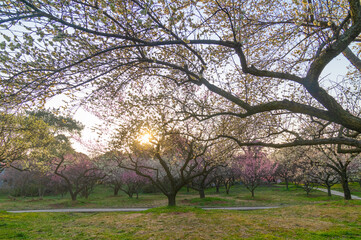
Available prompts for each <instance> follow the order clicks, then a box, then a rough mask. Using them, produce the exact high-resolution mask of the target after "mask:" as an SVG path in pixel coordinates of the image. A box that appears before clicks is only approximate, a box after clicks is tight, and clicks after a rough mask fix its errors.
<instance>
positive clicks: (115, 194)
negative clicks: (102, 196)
mask: <svg viewBox="0 0 361 240" xmlns="http://www.w3.org/2000/svg"><path fill="white" fill-rule="evenodd" d="M118 192H119V188H117V187H114V192H113V193H114V196H118Z"/></svg>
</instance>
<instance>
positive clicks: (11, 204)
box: [0, 185, 357, 210]
mask: <svg viewBox="0 0 361 240" xmlns="http://www.w3.org/2000/svg"><path fill="white" fill-rule="evenodd" d="M355 187H357V186H355ZM341 199H342V198H341V197H338V196H332V197H331V198H330V197H328V196H327V194H326V193H324V192H321V191H312V192H311V194H310V196H309V197H307V196H306V193H305V191H303V190H302V189H301V188H297V187H295V186H290V189H289V190H286V188H285V187H284V186H282V185H277V186H265V187H259V188H257V189H256V192H255V198H252V197H251V194H250V192H249V191H247V190H246V189H245V188H244V187H242V186H239V185H236V186H233V187H232V188H231V191H230V194H225V191H224V189H220V193H219V194H217V193H215V190H214V189H209V190H207V191H206V198H205V199H200V198H199V197H198V194H197V192H195V191H192V190H191V191H190V192H189V193H188V192H187V191H186V190H185V189H183V190H182V191H181V192H180V193H179V194H178V195H177V205H178V206H285V205H286V206H287V205H303V204H314V203H321V202H328V201H334V200H341ZM165 205H167V199H166V197H165V196H164V195H162V194H161V193H157V194H154V193H152V194H140V195H139V199H136V198H134V197H133V198H129V197H128V196H127V195H125V194H123V193H120V194H119V196H116V197H115V196H112V192H111V190H110V189H109V188H106V187H102V186H100V187H98V188H97V189H96V190H95V192H94V193H93V194H91V195H90V196H89V198H88V199H85V198H78V201H76V202H72V201H71V199H70V197H69V196H68V195H66V196H64V197H62V196H48V197H45V198H44V199H42V200H40V199H39V198H37V197H34V198H32V197H26V198H22V197H19V198H16V200H12V199H10V198H9V197H8V195H7V194H2V195H0V210H20V209H52V208H72V207H76V208H79V207H82V208H92V207H93V208H97V207H114V208H121V207H161V206H165Z"/></svg>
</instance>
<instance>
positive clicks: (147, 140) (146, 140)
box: [139, 133, 152, 144]
mask: <svg viewBox="0 0 361 240" xmlns="http://www.w3.org/2000/svg"><path fill="white" fill-rule="evenodd" d="M151 138H152V135H151V134H150V133H144V134H143V135H142V136H140V137H139V142H140V143H141V144H147V143H150V139H151Z"/></svg>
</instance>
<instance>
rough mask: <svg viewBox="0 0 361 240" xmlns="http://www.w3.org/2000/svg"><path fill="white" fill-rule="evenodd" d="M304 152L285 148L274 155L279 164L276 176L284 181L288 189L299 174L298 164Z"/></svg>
mask: <svg viewBox="0 0 361 240" xmlns="http://www.w3.org/2000/svg"><path fill="white" fill-rule="evenodd" d="M302 154H303V152H301V151H296V150H295V148H283V149H279V150H277V151H275V152H274V153H273V159H274V160H275V162H276V163H277V169H276V172H275V175H276V176H278V177H281V178H283V179H284V181H285V184H286V189H287V190H288V185H289V182H290V181H293V180H294V179H295V177H296V173H297V170H298V169H297V162H298V160H299V159H300V158H302V157H303V155H302Z"/></svg>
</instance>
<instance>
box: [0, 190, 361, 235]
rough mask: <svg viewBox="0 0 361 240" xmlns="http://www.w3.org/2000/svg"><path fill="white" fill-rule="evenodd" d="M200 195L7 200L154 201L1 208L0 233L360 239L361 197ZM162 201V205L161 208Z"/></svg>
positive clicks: (102, 193) (0, 202)
mask: <svg viewBox="0 0 361 240" xmlns="http://www.w3.org/2000/svg"><path fill="white" fill-rule="evenodd" d="M206 196H207V197H206V198H205V199H202V200H200V199H199V197H198V195H197V193H196V192H194V191H191V192H189V193H188V192H187V191H186V190H185V189H184V190H182V191H181V192H180V194H179V196H178V198H177V204H178V207H174V208H168V207H164V205H166V202H167V201H166V199H165V197H164V196H162V195H161V194H141V195H140V196H139V199H130V198H128V197H127V196H125V195H120V196H118V197H113V196H111V191H110V189H107V188H104V187H100V188H98V189H96V192H95V193H94V194H93V195H90V197H89V199H82V198H80V199H79V200H78V201H77V202H76V203H72V202H71V201H70V200H69V199H68V198H67V197H68V196H67V197H64V198H61V197H60V196H53V197H46V198H45V199H44V200H39V199H36V198H34V199H32V198H27V199H20V198H19V199H16V200H15V201H13V200H10V199H8V198H7V197H6V195H2V196H1V198H0V208H1V209H4V210H5V209H6V210H9V209H17V208H21V209H31V208H32V209H36V208H38V209H39V208H59V207H67V208H68V207H137V206H138V207H145V206H150V207H156V208H153V209H151V210H148V211H144V212H136V213H21V214H14V213H7V212H5V211H2V212H0V239H361V215H360V212H361V201H357V200H352V201H344V200H342V198H341V197H331V198H329V197H327V194H326V193H324V192H319V191H314V192H311V195H310V197H307V196H306V194H305V192H304V191H303V190H302V189H300V188H297V187H294V186H292V187H291V188H290V189H289V190H286V189H285V187H284V186H273V187H266V186H265V187H260V188H259V189H257V190H256V197H255V198H254V199H252V198H251V197H250V193H249V192H248V191H247V190H246V189H244V188H243V187H242V186H235V187H234V188H232V189H231V193H230V194H229V195H227V194H225V193H224V190H221V193H220V194H216V193H215V192H214V189H209V190H207V193H206ZM161 206H163V207H161ZM200 206H281V207H280V208H277V209H268V210H256V211H229V210H202V209H200V208H199V207H200Z"/></svg>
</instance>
